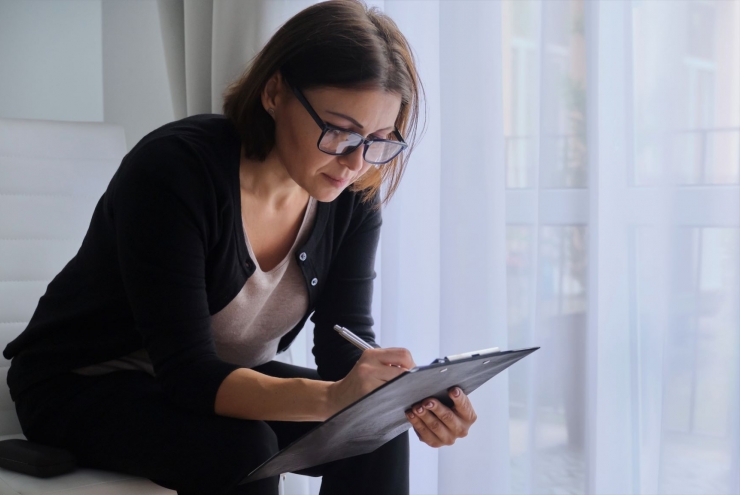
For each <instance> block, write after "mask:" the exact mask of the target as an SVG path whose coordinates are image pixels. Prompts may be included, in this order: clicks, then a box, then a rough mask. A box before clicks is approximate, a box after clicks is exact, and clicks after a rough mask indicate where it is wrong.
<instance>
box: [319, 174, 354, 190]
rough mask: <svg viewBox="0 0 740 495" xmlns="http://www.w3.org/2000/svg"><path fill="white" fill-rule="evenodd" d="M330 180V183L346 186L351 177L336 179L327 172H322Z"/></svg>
mask: <svg viewBox="0 0 740 495" xmlns="http://www.w3.org/2000/svg"><path fill="white" fill-rule="evenodd" d="M321 175H323V176H324V177H326V179H327V180H328V181H329V183H330V184H331V185H333V186H336V187H344V186H346V185H347V183H348V182H349V179H335V178H334V177H332V176H330V175H326V174H321Z"/></svg>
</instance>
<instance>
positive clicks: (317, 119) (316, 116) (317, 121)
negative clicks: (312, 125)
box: [283, 76, 326, 129]
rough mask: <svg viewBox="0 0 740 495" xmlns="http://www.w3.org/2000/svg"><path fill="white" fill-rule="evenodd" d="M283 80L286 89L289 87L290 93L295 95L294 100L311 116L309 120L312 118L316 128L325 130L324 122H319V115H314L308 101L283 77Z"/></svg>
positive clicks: (314, 112)
mask: <svg viewBox="0 0 740 495" xmlns="http://www.w3.org/2000/svg"><path fill="white" fill-rule="evenodd" d="M283 80H284V81H285V83H286V84H287V85H288V87H290V89H291V91H293V94H294V95H295V97H296V98H298V101H300V102H301V104H302V105H303V106H304V107H306V110H308V113H309V115H311V118H313V120H314V122H316V123H317V124H318V126H319V127H321V128H322V129H323V128H325V127H326V122H324V121H323V120H321V117H319V115H318V114H317V113H316V111H315V110H314V109H313V108H312V107H311V105H310V104H309V103H308V100H306V97H305V96H303V93H301V92H300V91H299V90H298V88H296V87H295V86H293V85H292V84H291V83H290V81H288V80H287V79H285V76H283Z"/></svg>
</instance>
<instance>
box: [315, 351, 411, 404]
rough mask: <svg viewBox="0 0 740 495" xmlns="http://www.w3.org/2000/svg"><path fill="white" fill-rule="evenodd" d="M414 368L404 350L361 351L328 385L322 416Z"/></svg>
mask: <svg viewBox="0 0 740 495" xmlns="http://www.w3.org/2000/svg"><path fill="white" fill-rule="evenodd" d="M394 365H395V366H394ZM414 367H416V364H415V363H414V360H413V358H412V357H411V353H410V352H409V350H408V349H404V348H402V347H386V348H382V349H366V350H364V351H363V352H362V356H360V359H359V360H357V362H356V363H355V365H354V367H353V368H352V369H351V370H350V372H349V373H348V374H347V376H345V377H344V378H342V379H341V380H339V381H337V382H334V383H332V384H331V385H330V386H329V394H328V397H329V411H328V415H327V416H326V419H329V418H330V417H331V416H333V415H334V414H336V413H337V412H339V411H341V410H342V409H344V408H345V407H347V406H348V405H350V404H352V403H353V402H355V401H356V400H358V399H359V398H361V397H364V396H365V395H367V394H369V393H370V392H372V391H373V390H375V389H376V388H378V387H380V386H381V385H383V384H384V383H386V382H389V381H391V380H393V379H394V378H396V377H397V376H398V375H400V374H402V373H404V372H405V371H408V370H410V369H411V368H414Z"/></svg>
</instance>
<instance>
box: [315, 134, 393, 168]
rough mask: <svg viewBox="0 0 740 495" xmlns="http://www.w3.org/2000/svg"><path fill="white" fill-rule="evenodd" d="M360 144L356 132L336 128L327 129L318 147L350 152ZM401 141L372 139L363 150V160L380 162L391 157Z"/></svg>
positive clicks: (360, 140)
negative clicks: (364, 150) (365, 149)
mask: <svg viewBox="0 0 740 495" xmlns="http://www.w3.org/2000/svg"><path fill="white" fill-rule="evenodd" d="M361 144H362V137H361V136H360V135H358V134H355V133H352V132H346V131H340V130H337V129H328V130H327V131H326V132H325V133H324V136H323V137H322V138H321V142H320V143H319V149H321V150H322V151H325V152H327V153H332V154H335V155H340V154H345V153H351V152H353V151H354V150H355V149H357V147H358V146H360V145H361ZM402 149H403V145H402V144H401V143H394V142H386V141H374V142H372V143H370V145H369V146H368V148H367V151H366V152H365V160H366V161H367V162H369V163H374V164H381V163H385V162H388V161H390V160H392V159H393V157H395V156H396V155H397V154H398V153H399V152H400V151H401V150H402Z"/></svg>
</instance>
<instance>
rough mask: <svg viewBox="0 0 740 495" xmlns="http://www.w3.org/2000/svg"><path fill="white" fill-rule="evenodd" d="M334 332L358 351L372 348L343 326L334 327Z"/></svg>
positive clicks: (397, 366)
mask: <svg viewBox="0 0 740 495" xmlns="http://www.w3.org/2000/svg"><path fill="white" fill-rule="evenodd" d="M334 330H336V331H337V333H339V335H341V336H342V337H344V338H345V339H347V340H349V341H350V342H351V343H352V344H354V345H355V346H356V347H357V348H359V349H361V350H363V351H364V350H365V349H372V348H373V346H371V345H370V344H368V343H367V342H365V341H364V340H362V339H361V338H360V337H358V336H357V335H355V334H354V333H352V331H351V330H349V329H348V328H344V327H343V326H340V325H334ZM390 366H395V367H396V368H401V369H402V370H403V369H406V368H404V367H402V366H399V365H397V364H391V365H390Z"/></svg>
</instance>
